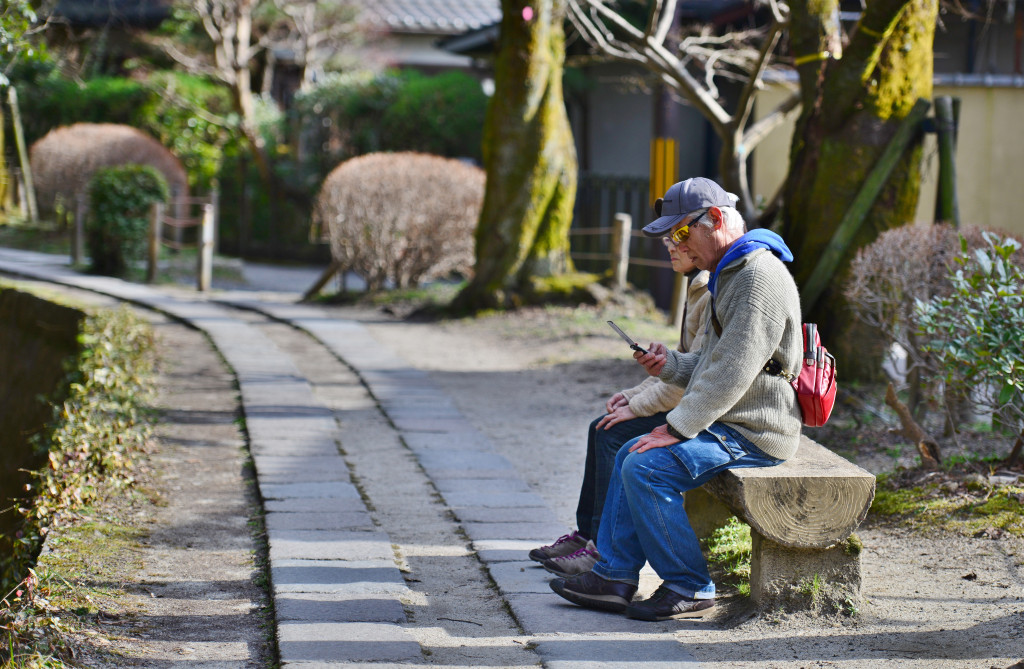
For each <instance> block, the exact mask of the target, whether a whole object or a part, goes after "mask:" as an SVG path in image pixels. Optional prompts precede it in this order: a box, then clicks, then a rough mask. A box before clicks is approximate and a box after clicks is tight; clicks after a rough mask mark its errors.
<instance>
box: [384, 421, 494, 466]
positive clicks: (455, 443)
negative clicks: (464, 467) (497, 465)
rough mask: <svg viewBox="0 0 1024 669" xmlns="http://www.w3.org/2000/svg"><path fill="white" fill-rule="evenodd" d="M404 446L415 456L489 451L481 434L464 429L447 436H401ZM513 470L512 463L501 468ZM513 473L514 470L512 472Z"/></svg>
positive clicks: (487, 443) (418, 434)
mask: <svg viewBox="0 0 1024 669" xmlns="http://www.w3.org/2000/svg"><path fill="white" fill-rule="evenodd" d="M402 438H403V439H404V441H405V444H406V446H408V447H409V448H410V449H411V450H412V451H414V452H415V453H417V454H422V453H423V451H431V450H438V451H453V452H454V451H467V450H469V451H489V450H490V449H491V442H490V441H489V440H488V439H487V437H485V436H484V435H483V434H482V433H481V432H479V431H477V430H475V429H472V428H469V427H467V428H465V429H461V430H459V431H452V432H448V433H447V434H430V433H425V432H419V433H416V434H405V435H402ZM502 468H504V469H513V467H512V463H510V462H508V461H506V464H505V465H504V466H503V467H502ZM513 471H514V470H513Z"/></svg>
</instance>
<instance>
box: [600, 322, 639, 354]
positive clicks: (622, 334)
mask: <svg viewBox="0 0 1024 669" xmlns="http://www.w3.org/2000/svg"><path fill="white" fill-rule="evenodd" d="M608 325H610V326H612V329H613V330H615V331H616V332H618V333H619V336H620V337H622V338H623V339H625V340H626V343H627V344H629V347H630V348H631V349H633V350H634V351H640V352H641V353H647V351H646V350H645V349H644V347H642V346H641V345H640V344H638V343H636V342H635V341H633V340H632V339H630V338H629V335H627V334H626V333H625V332H623V331H622V330H620V329H619V326H618V325H616V324H615V323H613V322H612V321H608Z"/></svg>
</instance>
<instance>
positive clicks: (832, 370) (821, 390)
mask: <svg viewBox="0 0 1024 669" xmlns="http://www.w3.org/2000/svg"><path fill="white" fill-rule="evenodd" d="M711 324H712V325H713V326H714V328H715V334H716V335H718V336H719V337H721V336H722V324H721V323H719V322H718V314H716V313H715V306H714V302H712V304H711ZM801 330H803V335H804V355H803V361H804V362H803V364H802V365H801V366H800V371H799V372H797V373H796V375H795V376H794V375H793V374H792V373H791V372H788V371H786V370H785V369H783V368H782V363H780V362H779V361H778V360H776V359H775V358H772V359H771V360H769V361H768V362H766V363H765V364H764V371H765V372H767V373H769V374H772V375H774V376H781V377H783V378H784V379H786V380H787V381H789V382H790V384H791V385H792V386H793V390H795V391H796V399H797V402H798V403H799V404H800V413H801V414H802V416H803V421H804V425H806V426H807V427H821V426H822V425H824V424H825V423H826V422H827V421H828V417H829V416H831V415H832V407H833V406H835V403H836V390H837V388H838V386H837V384H836V359H835V358H834V357H833V356H832V354H831V353H829V352H828V350H826V349H825V347H824V346H822V345H821V337H819V336H818V326H817V325H815V324H814V323H804V324H803V326H802V327H801Z"/></svg>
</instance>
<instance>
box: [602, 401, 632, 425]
mask: <svg viewBox="0 0 1024 669" xmlns="http://www.w3.org/2000/svg"><path fill="white" fill-rule="evenodd" d="M634 418H636V414H635V413H633V410H632V409H630V408H629V404H626V405H625V406H621V407H619V408H617V409H615V410H613V411H610V412H609V413H608V415H607V416H605V417H604V418H602V419H601V420H600V422H598V424H597V428H598V429H601V428H602V427H603V428H604V429H606V430H607V429H608V428H610V427H611V426H612V425H615V424H616V423H621V422H623V421H627V420H633V419H634Z"/></svg>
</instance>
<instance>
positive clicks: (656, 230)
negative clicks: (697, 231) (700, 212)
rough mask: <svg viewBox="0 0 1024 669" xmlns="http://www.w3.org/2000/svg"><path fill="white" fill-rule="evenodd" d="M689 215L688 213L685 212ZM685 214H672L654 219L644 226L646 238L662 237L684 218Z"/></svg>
mask: <svg viewBox="0 0 1024 669" xmlns="http://www.w3.org/2000/svg"><path fill="white" fill-rule="evenodd" d="M687 213H689V212H687ZM686 216H687V214H672V215H670V216H662V217H661V218H658V219H655V220H654V221H652V222H650V223H648V224H647V225H645V226H644V234H645V235H647V236H648V237H663V236H664V235H665V233H666V232H668V231H669V230H671V229H672V227H673V226H675V224H676V223H678V222H679V221H681V220H683V219H684V218H686Z"/></svg>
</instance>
